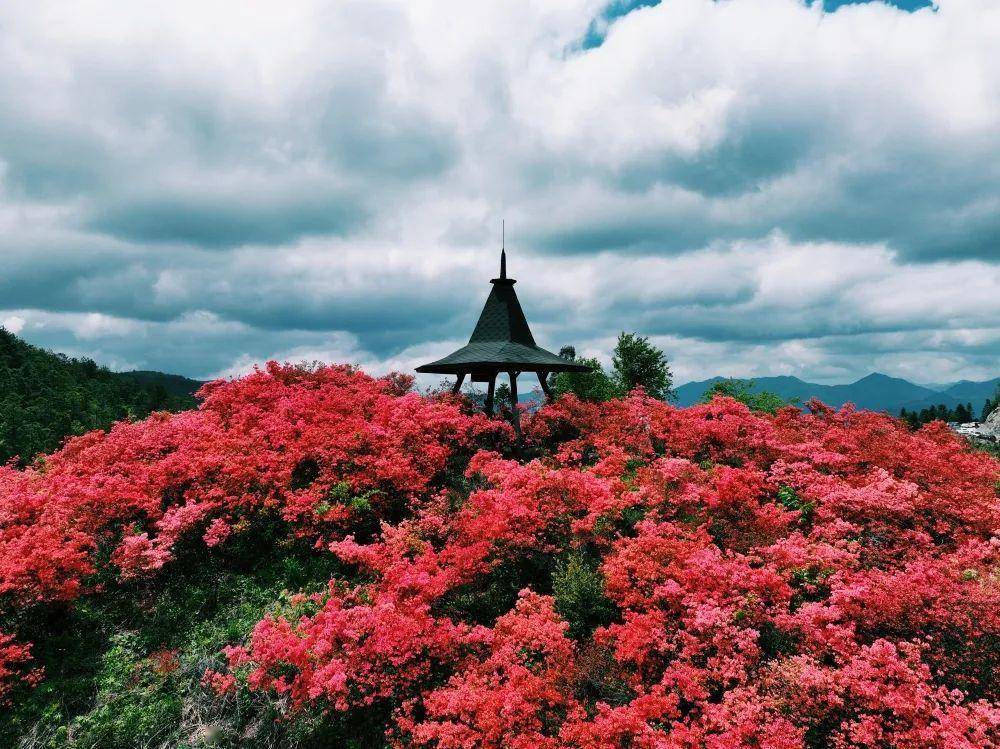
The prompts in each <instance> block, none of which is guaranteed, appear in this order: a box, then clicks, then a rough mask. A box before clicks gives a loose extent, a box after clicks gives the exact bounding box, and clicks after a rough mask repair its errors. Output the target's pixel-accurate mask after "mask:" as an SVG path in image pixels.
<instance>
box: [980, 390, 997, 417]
mask: <svg viewBox="0 0 1000 749" xmlns="http://www.w3.org/2000/svg"><path fill="white" fill-rule="evenodd" d="M998 408H1000V385H997V389H996V392H995V393H994V394H993V397H992V398H987V399H986V403H984V404H983V412H982V414H981V415H980V418H979V420H980V421H986V419H987V418H988V417H989V415H990V414H991V413H993V412H994V411H996V410H997V409H998Z"/></svg>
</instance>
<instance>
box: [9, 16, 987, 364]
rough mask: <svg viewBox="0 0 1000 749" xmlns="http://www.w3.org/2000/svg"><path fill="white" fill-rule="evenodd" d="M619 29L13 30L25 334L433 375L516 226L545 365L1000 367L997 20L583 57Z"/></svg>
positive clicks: (438, 19) (737, 30) (898, 21)
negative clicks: (316, 358)
mask: <svg viewBox="0 0 1000 749" xmlns="http://www.w3.org/2000/svg"><path fill="white" fill-rule="evenodd" d="M604 5H605V4H604V3H603V2H600V1H598V0H559V2H553V3H534V2H529V0H514V1H513V2H477V3H467V2H462V3H460V2H450V1H449V2H440V1H439V0H417V1H414V0H410V1H408V2H404V1H403V0H379V1H378V2H360V1H358V2H348V3H336V4H329V3H324V2H303V3H295V4H293V5H291V6H290V5H289V4H288V3H278V2H273V3H272V2H260V3H254V4H253V5H252V6H247V5H246V4H245V3H235V2H223V1H221V0H210V1H209V2H204V1H199V2H197V3H195V2H193V0H192V1H190V2H175V3H169V4H166V5H162V4H161V5H158V6H150V5H148V4H142V3H133V4H128V5H122V4H120V3H116V2H112V0H88V1H87V2H85V3H83V4H81V3H74V4H71V5H67V4H65V3H61V2H56V1H55V0H49V1H46V0H41V1H40V2H37V3H32V4H30V5H24V4H17V3H14V4H6V5H4V6H3V7H2V8H0V261H2V262H3V269H4V272H3V274H2V275H0V300H2V301H0V303H2V304H3V305H4V306H5V307H6V308H8V309H9V310H17V316H16V318H15V317H10V316H8V317H5V318H0V320H13V319H19V320H23V322H21V323H20V331H21V332H22V334H24V335H26V336H28V337H29V338H32V339H33V340H38V341H40V342H43V343H45V344H46V345H52V346H56V347H64V348H66V350H70V349H72V350H73V351H80V352H83V353H87V354H88V355H92V356H94V357H96V358H99V359H101V360H104V361H118V362H127V363H134V364H136V365H137V366H150V367H152V366H155V367H160V368H166V369H174V370H180V371H184V372H187V373H190V374H197V375H200V376H205V375H207V374H213V373H219V372H236V371H242V370H243V369H244V368H245V367H246V366H248V365H249V364H250V363H251V362H256V361H261V360H264V359H267V358H270V357H297V356H305V355H312V354H315V355H322V357H323V358H344V359H350V360H352V361H357V362H358V363H362V364H364V365H365V366H366V367H370V368H372V369H373V370H376V371H385V370H386V369H388V368H402V369H406V368H411V367H412V366H414V365H415V364H417V363H420V362H421V360H422V359H423V358H434V356H435V355H436V354H437V353H445V352H446V349H447V348H448V347H449V346H451V345H452V343H456V342H457V343H458V344H460V343H461V342H462V341H463V340H464V337H465V336H466V335H468V332H469V330H471V327H472V324H473V322H474V318H475V314H476V313H477V312H478V306H479V305H480V304H481V301H482V297H483V296H484V295H485V293H486V291H487V287H486V285H485V281H486V279H488V278H489V277H491V275H492V274H493V272H494V266H495V262H496V258H495V246H496V243H497V242H496V235H497V225H498V223H499V219H500V217H502V216H503V217H506V219H507V226H508V239H509V240H510V241H509V245H510V246H511V250H512V251H511V253H510V255H511V267H512V271H513V272H514V274H515V275H517V276H518V277H519V278H520V285H519V286H518V290H519V291H520V292H521V294H522V300H523V303H524V306H525V308H526V310H527V311H528V312H529V315H530V317H531V319H532V321H533V322H534V324H535V328H536V337H538V338H539V340H540V341H541V342H543V343H545V344H548V345H549V346H550V347H552V348H558V346H559V345H560V344H562V343H569V342H574V343H576V344H577V346H578V348H579V349H581V350H583V351H586V350H590V351H594V352H598V351H600V352H606V350H607V346H608V344H609V342H610V341H611V340H613V337H614V334H615V333H616V332H617V331H618V330H621V329H636V330H639V331H640V332H644V333H648V334H651V335H653V336H654V337H656V339H657V340H659V341H662V342H663V343H664V344H665V345H666V346H667V347H668V353H669V354H670V355H671V356H672V358H673V359H674V360H675V367H676V368H677V370H678V373H683V372H688V373H690V375H691V376H696V375H708V374H714V373H715V372H716V371H718V372H725V373H730V374H740V373H746V374H758V375H761V374H769V373H778V372H788V373H796V374H801V375H803V376H815V377H821V378H830V377H843V378H847V377H851V376H856V375H859V374H864V373H866V372H867V371H869V370H871V369H875V368H886V369H889V370H891V371H892V372H893V373H897V374H901V373H904V372H912V371H914V370H919V371H934V372H939V373H940V374H939V375H935V377H936V378H938V379H944V378H946V375H947V376H950V375H948V373H951V375H955V376H974V375H975V376H978V375H979V374H985V375H990V372H991V371H994V370H996V368H997V364H998V363H997V361H996V358H995V356H994V357H993V359H992V364H991V362H990V357H989V354H988V349H989V346H991V345H995V343H996V339H995V337H991V336H993V333H992V332H990V331H995V330H996V329H997V328H998V327H1000V307H998V304H1000V302H998V301H997V299H998V298H1000V294H997V293H996V289H997V288H1000V271H998V268H1000V218H998V216H1000V211H998V210H997V207H998V206H1000V163H998V161H997V159H996V158H995V157H996V154H997V153H998V152H1000V65H998V64H997V62H996V54H995V50H996V48H997V47H998V46H1000V6H998V5H997V4H996V3H995V2H993V0H940V2H939V3H938V9H937V10H930V9H926V10H921V11H919V12H916V13H912V14H910V13H905V12H903V11H901V10H898V9H895V8H892V7H890V6H887V5H884V4H882V3H877V2H876V3H869V4H862V5H853V6H845V7H843V8H841V9H839V10H838V12H836V13H835V14H824V13H823V12H822V11H821V10H820V8H819V7H818V5H819V4H818V3H815V4H813V6H812V7H807V6H806V5H805V4H804V3H802V2H799V1H798V0H732V1H730V2H711V1H710V0H666V1H665V2H663V3H661V4H660V5H658V6H656V7H651V8H643V9H640V10H636V11H633V12H631V13H629V14H627V15H626V16H624V17H623V18H620V19H618V20H616V21H615V22H614V23H613V24H612V25H611V26H610V28H609V29H608V35H607V38H606V40H605V41H604V43H603V44H602V45H601V46H600V47H598V48H596V49H591V50H587V51H581V50H580V49H579V47H578V45H577V42H578V41H579V40H580V39H581V38H582V37H583V35H584V34H585V33H586V29H587V28H588V26H589V25H590V23H591V21H592V20H593V19H594V18H597V17H599V16H600V14H601V12H602V10H603V7H604ZM4 314H8V315H11V314H13V313H4ZM5 324H6V323H5ZM432 352H433V353H432ZM994 373H995V372H994ZM990 376H992V375H990ZM924 379H927V378H924Z"/></svg>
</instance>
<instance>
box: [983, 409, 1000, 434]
mask: <svg viewBox="0 0 1000 749" xmlns="http://www.w3.org/2000/svg"><path fill="white" fill-rule="evenodd" d="M979 436H980V437H981V438H982V439H987V440H993V441H994V442H1000V408H994V409H993V413H991V414H990V415H989V416H987V417H986V421H984V422H983V423H982V424H980V425H979Z"/></svg>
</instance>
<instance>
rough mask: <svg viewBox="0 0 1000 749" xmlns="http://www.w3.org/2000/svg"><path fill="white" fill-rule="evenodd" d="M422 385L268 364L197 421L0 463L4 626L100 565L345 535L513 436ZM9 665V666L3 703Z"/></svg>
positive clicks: (123, 431)
mask: <svg viewBox="0 0 1000 749" xmlns="http://www.w3.org/2000/svg"><path fill="white" fill-rule="evenodd" d="M411 383H412V379H411V378H405V377H401V376H391V377H387V378H382V379H375V378H371V377H369V376H367V375H364V374H362V373H360V372H357V371H355V370H352V369H351V368H349V367H339V366H337V367H321V368H316V369H306V368H302V367H295V366H280V365H278V364H275V363H270V364H268V365H267V368H266V369H265V370H263V371H256V372H254V373H253V374H251V375H249V376H247V377H244V378H242V379H239V380H236V381H233V382H216V383H211V384H209V385H206V386H205V387H204V388H203V389H202V391H201V393H200V395H201V397H202V399H203V403H202V404H201V406H200V408H199V409H198V410H196V411H189V412H185V413H181V414H174V415H171V414H166V413H161V414H154V415H153V416H151V417H150V418H149V419H147V420H145V421H142V422H138V423H127V422H123V423H120V424H117V425H116V426H115V427H114V428H113V429H112V430H111V431H110V432H108V433H107V434H105V433H102V432H93V433H90V434H87V435H84V436H82V437H79V438H74V439H70V440H69V441H68V442H67V444H66V445H65V446H64V447H63V448H62V449H61V450H59V451H58V452H56V453H54V454H52V455H50V456H46V457H44V458H42V459H40V460H39V461H37V462H36V464H35V465H34V466H32V467H30V468H29V469H27V470H23V471H21V470H16V469H15V468H14V467H12V466H0V616H3V615H4V614H5V613H10V611H11V610H12V607H24V606H30V605H35V604H39V603H44V602H51V601H60V600H61V601H71V600H73V599H75V598H77V597H78V596H80V595H82V594H85V593H87V592H89V591H90V590H91V588H92V585H91V583H90V581H91V580H92V576H93V575H94V574H95V573H97V572H99V571H100V568H99V562H98V560H99V559H101V558H106V557H107V556H110V559H111V562H112V564H113V565H114V567H115V568H117V570H118V571H119V573H120V575H121V577H122V578H126V579H127V578H133V577H139V576H142V575H149V574H153V573H155V572H156V571H157V570H160V569H161V568H162V567H164V565H167V564H168V563H169V562H170V561H171V560H172V559H173V556H174V550H175V545H176V544H177V542H178V541H179V540H181V539H182V538H185V537H190V536H193V537H195V538H197V537H198V536H201V537H202V538H203V541H204V543H205V544H206V545H207V546H209V547H213V546H218V545H219V544H223V543H225V542H226V541H227V540H228V539H229V538H230V537H232V536H234V535H237V534H240V533H244V532H252V531H253V529H254V522H255V521H256V520H259V519H261V518H268V517H270V518H278V519H281V520H283V521H285V522H286V523H287V527H288V529H289V533H290V534H296V535H301V536H307V537H309V538H314V539H316V541H317V543H322V542H323V539H325V538H327V537H333V538H341V537H342V535H343V529H344V528H346V527H349V526H350V524H351V523H352V522H353V521H354V520H355V519H356V517H357V515H358V514H359V512H361V510H359V508H358V507H356V506H354V505H352V504H351V502H350V499H351V498H352V497H355V496H357V495H364V496H365V497H367V498H368V499H367V500H366V501H367V502H368V508H367V510H368V511H371V512H376V513H380V512H381V513H384V512H388V511H389V510H390V509H396V508H398V507H405V506H406V505H407V504H409V503H410V502H414V501H418V500H419V498H420V497H422V496H423V495H424V493H426V492H427V491H430V490H432V489H433V487H434V482H435V481H436V480H437V479H439V478H440V477H441V475H442V472H443V470H444V468H445V467H446V465H447V463H448V461H449V460H450V459H452V458H453V457H454V456H455V455H456V454H458V453H460V452H462V451H463V450H469V451H471V450H473V449H474V448H475V447H476V446H477V445H481V444H486V443H489V444H501V443H503V442H504V441H506V440H507V439H508V436H509V433H510V429H509V427H507V425H505V424H500V423H498V422H490V421H489V420H488V419H486V418H485V417H484V416H482V415H478V414H472V413H471V412H470V411H469V409H463V408H462V407H461V404H459V403H458V402H456V401H454V400H448V399H438V400H430V399H427V398H423V397H421V396H420V395H418V394H416V393H411V392H408V391H409V389H410V385H411ZM102 550H105V553H103V554H102ZM107 552H109V553H107ZM5 607H6V610H5ZM15 647H16V646H15ZM5 652H6V651H4V652H0V658H2V657H6V661H7V662H8V663H14V662H15V661H17V660H18V658H15V657H13V655H7V656H5V655H4V653H5ZM12 652H13V651H12ZM9 670H10V669H9V668H7V667H5V666H3V665H2V662H0V693H2V691H3V690H4V689H5V687H6V686H8V685H9V684H10V683H11V676H10V674H8V671H9Z"/></svg>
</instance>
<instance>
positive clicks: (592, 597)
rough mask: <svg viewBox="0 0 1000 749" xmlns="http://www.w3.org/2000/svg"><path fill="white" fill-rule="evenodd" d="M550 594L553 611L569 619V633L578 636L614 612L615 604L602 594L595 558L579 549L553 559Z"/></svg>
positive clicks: (609, 619) (610, 618)
mask: <svg viewBox="0 0 1000 749" xmlns="http://www.w3.org/2000/svg"><path fill="white" fill-rule="evenodd" d="M552 594H553V596H554V598H555V601H556V611H558V612H559V615H560V616H562V618H563V619H565V620H566V621H567V622H568V623H569V633H570V636H571V637H573V638H575V639H577V640H584V639H586V638H588V637H589V636H590V635H591V634H592V633H593V631H594V630H595V629H597V628H598V627H600V626H603V625H605V624H609V623H610V622H612V621H613V620H614V618H615V616H616V615H617V611H616V609H615V605H614V604H613V603H612V602H611V601H610V600H608V598H607V596H605V595H604V577H603V576H602V575H601V572H600V570H599V569H598V563H597V560H596V559H593V558H591V557H589V556H588V555H587V554H586V553H585V552H584V551H582V550H580V549H574V550H572V551H570V552H569V553H568V554H567V555H566V556H565V557H563V558H562V559H560V560H558V561H557V562H556V566H555V569H554V570H553V572H552Z"/></svg>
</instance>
